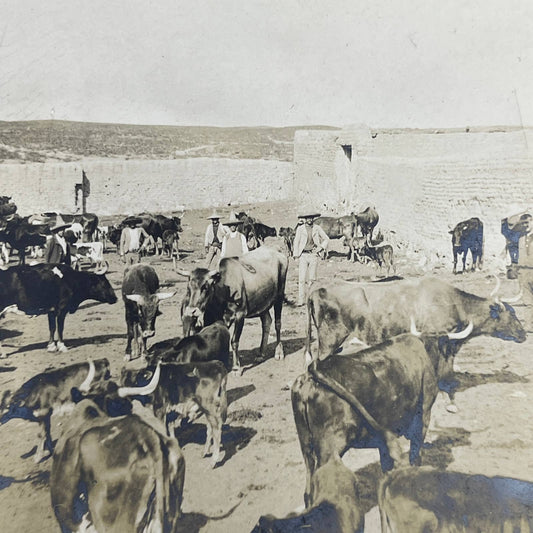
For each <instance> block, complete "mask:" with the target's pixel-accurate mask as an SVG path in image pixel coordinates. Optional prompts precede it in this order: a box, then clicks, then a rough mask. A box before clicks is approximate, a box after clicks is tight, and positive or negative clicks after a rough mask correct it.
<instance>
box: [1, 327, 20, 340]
mask: <svg viewBox="0 0 533 533" xmlns="http://www.w3.org/2000/svg"><path fill="white" fill-rule="evenodd" d="M21 335H22V331H18V330H16V329H4V328H2V336H1V339H2V341H4V340H5V339H11V338H12V337H20V336H21Z"/></svg>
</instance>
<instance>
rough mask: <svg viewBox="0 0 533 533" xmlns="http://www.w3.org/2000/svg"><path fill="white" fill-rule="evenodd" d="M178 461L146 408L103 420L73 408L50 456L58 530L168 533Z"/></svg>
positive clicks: (179, 490) (174, 445) (85, 406)
mask: <svg viewBox="0 0 533 533" xmlns="http://www.w3.org/2000/svg"><path fill="white" fill-rule="evenodd" d="M184 479H185V461H184V458H183V454H182V452H181V449H180V447H179V444H178V442H177V441H176V439H174V438H169V437H167V436H166V435H165V434H164V428H161V427H160V423H159V421H158V420H155V419H154V417H153V415H152V414H150V413H144V412H141V410H138V412H137V413H135V414H131V415H128V416H122V417H119V418H109V417H108V416H107V415H106V414H105V413H103V412H102V411H100V409H98V407H97V406H96V405H95V404H94V403H93V402H91V401H90V400H84V401H83V402H81V403H80V404H79V405H78V406H76V408H75V410H74V412H73V413H72V416H71V418H70V419H69V421H68V425H67V426H66V427H65V431H64V433H63V435H62V437H61V438H60V439H59V441H58V443H57V447H56V451H55V453H54V458H53V463H52V470H51V472H50V495H51V500H52V508H53V509H54V513H55V515H56V518H57V521H58V523H59V526H60V528H61V531H101V532H103V531H106V532H109V533H123V532H131V533H133V532H141V531H143V532H156V531H157V532H171V531H172V532H175V531H177V521H178V519H179V518H180V516H181V504H182V496H183V485H184Z"/></svg>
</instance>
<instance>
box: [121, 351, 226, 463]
mask: <svg viewBox="0 0 533 533" xmlns="http://www.w3.org/2000/svg"><path fill="white" fill-rule="evenodd" d="M226 381H227V372H226V369H225V368H224V365H223V364H222V363H221V362H220V361H209V362H205V363H158V364H157V366H154V365H151V366H148V367H147V368H145V369H142V370H126V369H124V370H123V371H122V376H121V382H122V385H123V386H122V387H121V388H119V389H118V395H119V396H120V397H122V398H125V397H127V396H133V397H137V398H139V397H146V396H148V397H149V398H148V400H149V401H150V403H151V404H152V407H153V410H154V414H155V416H156V417H157V418H159V419H160V420H161V421H162V422H164V423H165V426H166V430H167V434H168V435H169V436H170V435H171V426H172V427H173V426H174V425H175V424H176V423H180V422H181V421H182V420H183V419H185V418H188V419H189V420H191V421H193V420H195V419H196V418H197V417H199V416H200V415H201V414H205V416H206V419H207V437H206V442H205V448H204V457H205V456H207V455H208V454H210V453H211V451H212V450H213V451H212V459H211V466H212V467H213V468H214V467H215V466H216V465H217V464H218V463H219V462H220V461H221V460H222V459H223V458H224V452H223V451H221V449H220V448H221V444H222V425H223V424H224V422H225V421H226V416H227V410H228V400H227V395H226ZM176 415H177V421H176V419H175V418H174V419H173V417H176Z"/></svg>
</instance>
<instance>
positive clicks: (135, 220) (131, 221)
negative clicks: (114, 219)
mask: <svg viewBox="0 0 533 533" xmlns="http://www.w3.org/2000/svg"><path fill="white" fill-rule="evenodd" d="M142 221H143V219H142V218H141V217H136V216H135V215H128V216H127V217H126V218H125V219H124V220H123V221H122V224H123V225H125V226H131V225H132V224H135V225H136V226H137V225H138V224H142Z"/></svg>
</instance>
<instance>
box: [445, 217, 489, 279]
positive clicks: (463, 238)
mask: <svg viewBox="0 0 533 533" xmlns="http://www.w3.org/2000/svg"><path fill="white" fill-rule="evenodd" d="M449 233H451V235H452V251H453V273H454V274H456V273H457V256H458V255H461V254H463V272H466V255H467V254H468V250H470V253H471V254H472V271H474V270H476V269H478V268H481V265H482V262H483V222H481V220H479V218H476V217H474V218H469V219H468V220H463V221H462V222H459V224H457V226H455V228H454V229H453V230H451V231H450V232H449Z"/></svg>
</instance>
